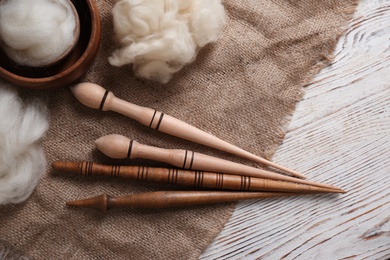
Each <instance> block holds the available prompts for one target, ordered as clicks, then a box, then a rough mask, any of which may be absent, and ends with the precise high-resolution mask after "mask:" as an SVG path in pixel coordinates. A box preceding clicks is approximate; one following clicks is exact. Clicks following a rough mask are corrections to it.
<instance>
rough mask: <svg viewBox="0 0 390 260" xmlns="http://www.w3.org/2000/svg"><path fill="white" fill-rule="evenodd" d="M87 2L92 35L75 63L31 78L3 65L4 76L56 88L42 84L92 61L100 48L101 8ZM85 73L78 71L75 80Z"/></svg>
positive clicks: (25, 85)
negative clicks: (55, 71) (55, 72)
mask: <svg viewBox="0 0 390 260" xmlns="http://www.w3.org/2000/svg"><path fill="white" fill-rule="evenodd" d="M85 2H86V3H87V5H88V7H89V10H90V14H91V36H90V39H91V40H90V41H89V42H88V45H87V47H86V48H85V50H84V52H83V54H82V55H81V56H80V58H79V59H78V60H77V61H76V62H75V63H74V64H72V65H71V66H70V67H69V68H67V69H66V70H64V71H62V72H61V73H60V74H57V75H52V76H48V77H42V78H29V77H24V76H20V75H18V74H14V73H12V72H10V71H8V70H6V69H4V68H3V67H2V66H0V73H1V75H2V77H4V78H5V80H7V81H9V82H11V83H14V84H15V85H19V86H23V87H26V88H33V89H50V88H55V87H53V86H42V85H41V84H45V83H49V82H52V81H55V80H58V79H60V78H65V77H67V76H68V75H69V74H70V73H72V72H73V71H75V69H76V68H77V67H78V66H80V64H82V63H84V62H88V61H90V59H94V57H95V55H96V53H97V51H98V49H99V48H98V47H96V50H94V46H96V41H98V44H97V46H99V45H100V40H101V31H100V26H101V24H100V23H101V22H100V15H99V10H98V8H97V6H96V4H95V3H94V0H85ZM96 35H98V37H97V38H96ZM95 39H96V40H95ZM91 53H92V54H93V55H92V57H90V58H89V59H88V56H91ZM84 73H85V72H76V75H77V77H76V78H75V79H74V80H76V79H77V78H79V77H80V76H82V75H83V74H84ZM74 80H73V81H74ZM27 81H28V83H25V84H21V83H19V82H27ZM16 82H18V83H16ZM32 85H34V86H32ZM57 87H59V86H57Z"/></svg>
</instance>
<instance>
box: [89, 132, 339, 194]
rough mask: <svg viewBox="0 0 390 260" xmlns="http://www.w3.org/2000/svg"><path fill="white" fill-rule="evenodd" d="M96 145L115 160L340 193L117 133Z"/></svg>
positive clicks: (311, 183) (318, 184)
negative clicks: (156, 163)
mask: <svg viewBox="0 0 390 260" xmlns="http://www.w3.org/2000/svg"><path fill="white" fill-rule="evenodd" d="M95 144H96V147H97V148H98V149H99V150H100V151H101V152H102V153H104V154H105V155H107V156H108V157H111V158H115V159H124V158H130V159H132V158H143V159H150V160H156V161H160V162H165V163H169V164H171V165H174V166H176V167H181V168H184V169H187V170H200V171H210V172H219V173H228V174H237V175H244V176H252V177H259V178H266V179H273V180H282V181H290V182H295V183H301V184H307V185H313V186H317V187H323V188H327V189H333V190H340V189H339V188H337V187H335V186H332V185H328V184H322V183H317V182H313V181H308V180H302V179H297V178H293V177H290V176H285V175H281V174H277V173H274V172H270V171H265V170H262V169H259V168H255V167H250V166H247V165H243V164H239V163H235V162H231V161H227V160H223V159H220V158H216V157H213V156H208V155H205V154H201V153H196V152H193V151H187V150H180V149H163V148H158V147H152V146H148V145H143V144H140V143H138V142H137V141H134V140H130V139H128V138H126V137H124V136H121V135H116V134H112V135H107V136H103V137H101V138H99V139H98V140H96V141H95Z"/></svg>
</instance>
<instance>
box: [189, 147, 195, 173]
mask: <svg viewBox="0 0 390 260" xmlns="http://www.w3.org/2000/svg"><path fill="white" fill-rule="evenodd" d="M191 152H192V155H191V163H190V167H189V168H188V169H189V170H192V165H193V164H194V157H195V152H194V151H191Z"/></svg>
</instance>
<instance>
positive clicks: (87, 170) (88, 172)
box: [86, 162, 93, 175]
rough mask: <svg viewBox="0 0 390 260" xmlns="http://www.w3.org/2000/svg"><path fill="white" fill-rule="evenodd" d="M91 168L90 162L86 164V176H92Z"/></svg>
mask: <svg viewBox="0 0 390 260" xmlns="http://www.w3.org/2000/svg"><path fill="white" fill-rule="evenodd" d="M92 167H93V163H92V162H88V163H87V166H86V172H87V174H88V175H93V171H92Z"/></svg>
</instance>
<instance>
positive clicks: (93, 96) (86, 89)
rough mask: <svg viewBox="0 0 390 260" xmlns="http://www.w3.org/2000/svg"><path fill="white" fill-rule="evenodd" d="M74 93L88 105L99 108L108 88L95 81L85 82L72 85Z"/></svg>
mask: <svg viewBox="0 0 390 260" xmlns="http://www.w3.org/2000/svg"><path fill="white" fill-rule="evenodd" d="M70 90H71V91H72V93H73V95H74V96H75V97H76V99H77V100H78V101H80V103H82V104H83V105H85V106H87V107H91V108H95V109H99V108H100V106H101V103H102V100H103V97H104V94H105V93H106V90H105V89H104V88H103V87H101V86H99V85H97V84H94V83H90V82H83V83H79V84H76V85H74V86H73V87H70Z"/></svg>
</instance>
